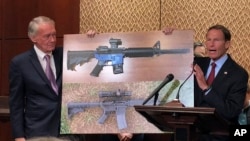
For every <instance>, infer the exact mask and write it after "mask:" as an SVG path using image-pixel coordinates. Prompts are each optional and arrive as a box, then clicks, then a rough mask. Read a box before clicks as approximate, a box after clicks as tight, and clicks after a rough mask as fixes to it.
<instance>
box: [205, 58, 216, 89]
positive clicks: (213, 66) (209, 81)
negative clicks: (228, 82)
mask: <svg viewBox="0 0 250 141" xmlns="http://www.w3.org/2000/svg"><path fill="white" fill-rule="evenodd" d="M211 65H212V69H211V72H210V74H209V76H208V78H207V84H208V85H209V86H210V85H211V84H212V83H213V80H214V76H215V67H216V64H215V63H214V62H213V63H212V64H211Z"/></svg>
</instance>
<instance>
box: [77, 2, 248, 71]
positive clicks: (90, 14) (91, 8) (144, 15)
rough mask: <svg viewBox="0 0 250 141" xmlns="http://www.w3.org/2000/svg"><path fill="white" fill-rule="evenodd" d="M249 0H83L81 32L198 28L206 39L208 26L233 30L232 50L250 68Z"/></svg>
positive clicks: (200, 37)
mask: <svg viewBox="0 0 250 141" xmlns="http://www.w3.org/2000/svg"><path fill="white" fill-rule="evenodd" d="M249 13H250V1H249V0H209V1H208V0H80V32H81V33H85V32H86V31H88V30H89V29H96V30H98V31H99V32H101V33H102V32H126V31H152V30H161V29H162V28H164V27H175V28H178V29H193V30H195V33H196V34H195V37H194V40H195V41H204V39H205V33H206V30H207V28H208V27H210V26H211V25H214V24H223V25H225V26H226V27H228V28H229V29H230V30H231V32H232V44H231V48H230V49H229V53H230V54H231V55H232V57H233V58H234V59H235V60H236V61H237V62H239V63H240V64H241V65H242V66H243V67H244V68H246V69H247V71H248V72H250V55H249V53H250V15H249Z"/></svg>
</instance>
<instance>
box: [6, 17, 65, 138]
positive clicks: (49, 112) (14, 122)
mask: <svg viewBox="0 0 250 141" xmlns="http://www.w3.org/2000/svg"><path fill="white" fill-rule="evenodd" d="M28 36H29V38H30V40H31V41H32V42H33V43H34V46H33V48H32V49H30V50H28V51H26V52H24V53H22V54H20V55H17V56H16V57H14V58H13V59H12V61H11V64H10V72H9V80H10V101H9V102H10V103H9V104H10V120H11V128H12V131H13V132H12V135H13V137H14V138H15V141H25V140H26V139H27V138H31V137H37V136H58V135H59V131H60V130H59V128H60V114H61V89H62V59H63V49H62V48H56V47H55V46H56V29H55V22H54V21H53V20H52V19H50V18H48V17H44V16H40V17H36V18H34V19H33V20H32V21H31V22H30V23H29V27H28ZM45 55H49V56H50V63H51V64H50V66H51V68H52V72H53V75H54V79H55V80H56V89H53V88H52V85H51V82H50V80H49V79H48V78H47V76H46V73H45V69H46V61H45V59H44V56H45Z"/></svg>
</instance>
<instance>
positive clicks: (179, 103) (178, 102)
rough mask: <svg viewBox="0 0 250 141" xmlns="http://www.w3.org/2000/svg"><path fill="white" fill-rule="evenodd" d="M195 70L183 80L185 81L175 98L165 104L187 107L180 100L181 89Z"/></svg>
mask: <svg viewBox="0 0 250 141" xmlns="http://www.w3.org/2000/svg"><path fill="white" fill-rule="evenodd" d="M192 74H193V71H192V72H191V73H190V75H189V76H188V77H187V78H186V79H185V80H184V81H183V83H182V84H181V85H180V87H179V89H178V92H177V94H176V98H175V99H173V100H172V101H170V102H168V103H166V104H165V105H164V106H168V107H185V105H184V104H182V103H181V102H180V100H179V96H180V89H181V87H182V86H183V84H185V83H186V81H187V80H188V79H189V78H190V77H191V76H192Z"/></svg>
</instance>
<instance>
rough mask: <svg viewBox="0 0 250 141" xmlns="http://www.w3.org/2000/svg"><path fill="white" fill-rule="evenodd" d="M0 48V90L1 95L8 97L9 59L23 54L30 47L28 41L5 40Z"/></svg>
mask: <svg viewBox="0 0 250 141" xmlns="http://www.w3.org/2000/svg"><path fill="white" fill-rule="evenodd" d="M3 46H4V47H3V48H2V61H1V62H2V65H1V67H2V68H4V69H2V72H1V76H2V77H1V78H2V81H1V83H2V85H1V87H2V89H1V91H2V92H1V95H3V96H7V95H9V79H8V75H9V64H10V61H11V59H12V58H13V57H14V56H16V55H17V54H19V53H21V52H24V51H26V50H28V49H29V48H31V47H32V44H31V42H30V40H28V39H17V40H6V41H5V42H4V44H3Z"/></svg>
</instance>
